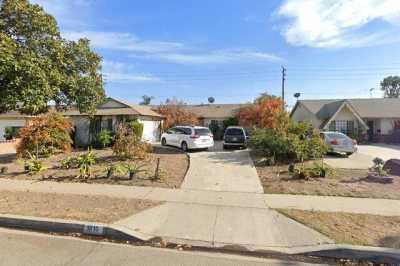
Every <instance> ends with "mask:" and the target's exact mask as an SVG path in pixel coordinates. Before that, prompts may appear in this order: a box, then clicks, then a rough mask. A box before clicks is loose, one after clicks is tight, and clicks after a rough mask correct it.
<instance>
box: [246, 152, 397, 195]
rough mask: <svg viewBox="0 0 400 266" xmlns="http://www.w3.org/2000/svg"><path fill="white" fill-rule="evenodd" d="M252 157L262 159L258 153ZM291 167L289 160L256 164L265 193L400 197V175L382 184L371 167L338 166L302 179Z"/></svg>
mask: <svg viewBox="0 0 400 266" xmlns="http://www.w3.org/2000/svg"><path fill="white" fill-rule="evenodd" d="M252 158H253V160H254V161H255V162H257V160H258V159H259V157H257V156H256V155H255V154H254V153H253V154H252ZM309 164H311V162H309ZM288 168H289V165H287V164H281V165H280V166H279V167H278V168H277V167H276V166H259V165H257V164H256V169H257V172H258V175H259V177H260V181H261V183H262V185H263V187H264V192H265V193H272V194H300V195H318V196H343V197H362V198H386V199H400V177H395V178H394V181H393V183H391V184H382V183H377V182H372V181H370V180H368V179H367V178H366V177H367V175H368V170H356V169H335V172H336V173H335V175H333V176H328V177H325V178H310V179H309V180H302V179H296V178H293V177H292V175H291V174H290V173H289V172H288ZM278 169H279V171H278ZM278 172H279V174H278Z"/></svg>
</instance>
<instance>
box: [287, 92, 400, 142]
mask: <svg viewBox="0 0 400 266" xmlns="http://www.w3.org/2000/svg"><path fill="white" fill-rule="evenodd" d="M290 116H291V118H292V119H293V120H294V121H297V122H308V123H310V124H312V125H313V126H314V127H315V128H318V129H320V130H323V131H339V132H343V133H345V134H348V135H353V136H355V135H360V134H363V135H365V136H366V137H368V139H369V140H370V141H377V142H398V141H400V138H399V137H398V136H397V135H399V134H396V133H397V132H400V99H393V98H370V99H326V100H299V101H297V103H296V105H295V106H294V108H293V110H292V112H291V114H290Z"/></svg>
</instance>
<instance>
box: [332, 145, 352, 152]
mask: <svg viewBox="0 0 400 266" xmlns="http://www.w3.org/2000/svg"><path fill="white" fill-rule="evenodd" d="M357 150H358V147H357V146H353V147H333V146H331V151H332V152H337V153H355V152H356V151H357Z"/></svg>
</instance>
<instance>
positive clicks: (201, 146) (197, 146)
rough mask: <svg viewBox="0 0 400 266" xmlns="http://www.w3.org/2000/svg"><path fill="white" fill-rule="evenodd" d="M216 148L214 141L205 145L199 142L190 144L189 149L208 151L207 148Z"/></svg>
mask: <svg viewBox="0 0 400 266" xmlns="http://www.w3.org/2000/svg"><path fill="white" fill-rule="evenodd" d="M211 147H214V141H212V142H205V143H197V142H193V143H190V144H189V149H193V150H195V149H207V148H211Z"/></svg>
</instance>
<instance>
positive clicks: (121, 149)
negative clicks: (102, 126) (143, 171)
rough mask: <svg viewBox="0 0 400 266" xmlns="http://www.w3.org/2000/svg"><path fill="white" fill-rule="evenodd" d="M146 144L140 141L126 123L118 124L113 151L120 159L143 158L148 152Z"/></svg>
mask: <svg viewBox="0 0 400 266" xmlns="http://www.w3.org/2000/svg"><path fill="white" fill-rule="evenodd" d="M148 149H149V148H148V144H146V143H144V142H142V141H141V140H140V138H139V137H138V136H137V135H136V134H134V132H133V130H132V129H131V128H130V127H129V126H127V125H126V124H120V125H118V128H117V132H116V135H115V143H114V146H113V152H114V154H115V155H116V156H118V157H119V158H120V159H135V158H139V159H144V158H145V157H146V155H147V152H148Z"/></svg>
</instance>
